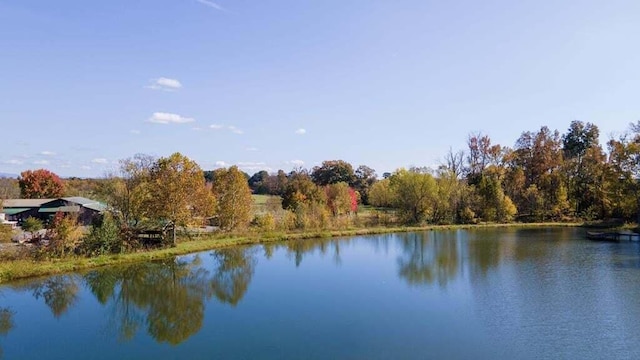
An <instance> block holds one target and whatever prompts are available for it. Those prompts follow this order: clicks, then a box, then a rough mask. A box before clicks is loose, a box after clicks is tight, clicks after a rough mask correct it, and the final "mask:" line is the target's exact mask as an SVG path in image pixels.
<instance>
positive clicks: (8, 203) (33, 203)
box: [2, 199, 55, 208]
mask: <svg viewBox="0 0 640 360" xmlns="http://www.w3.org/2000/svg"><path fill="white" fill-rule="evenodd" d="M53 200H55V199H7V200H2V206H3V207H5V208H37V207H40V206H41V205H42V204H44V203H48V202H50V201H53Z"/></svg>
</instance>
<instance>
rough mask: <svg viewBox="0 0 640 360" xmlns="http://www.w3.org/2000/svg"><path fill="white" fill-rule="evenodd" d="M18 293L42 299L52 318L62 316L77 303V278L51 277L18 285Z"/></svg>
mask: <svg viewBox="0 0 640 360" xmlns="http://www.w3.org/2000/svg"><path fill="white" fill-rule="evenodd" d="M12 287H13V288H14V289H15V290H18V291H30V292H31V293H32V294H33V297H34V298H36V299H43V300H44V303H45V304H46V305H47V306H48V307H49V309H50V310H51V313H52V314H53V316H54V317H55V318H56V319H57V318H60V317H61V316H62V315H64V314H65V313H66V312H67V311H69V309H71V308H72V307H73V305H74V304H75V303H76V302H77V301H78V290H79V286H78V278H77V277H76V276H75V275H57V276H51V277H49V278H47V279H45V280H39V281H31V282H27V283H18V284H16V285H13V286H12Z"/></svg>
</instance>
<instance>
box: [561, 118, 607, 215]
mask: <svg viewBox="0 0 640 360" xmlns="http://www.w3.org/2000/svg"><path fill="white" fill-rule="evenodd" d="M599 134H600V131H599V129H598V127H597V126H596V125H593V124H591V123H586V124H585V123H583V122H582V121H578V120H576V121H573V122H571V125H570V126H569V129H568V130H567V133H566V134H565V135H564V136H563V137H562V146H563V151H564V156H565V164H564V168H565V173H566V177H567V187H568V188H569V195H570V197H571V199H572V202H573V204H574V205H573V208H574V209H575V211H576V212H577V213H578V214H579V215H580V216H583V217H585V218H592V217H594V216H596V217H600V218H602V217H605V216H606V215H607V214H608V213H609V212H610V210H611V208H610V202H609V198H608V196H607V190H606V185H607V184H606V181H605V177H606V174H607V171H608V170H607V165H606V155H605V154H604V152H603V151H602V147H601V146H600V144H599V140H598V137H599Z"/></svg>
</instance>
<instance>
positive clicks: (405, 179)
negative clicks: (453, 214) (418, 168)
mask: <svg viewBox="0 0 640 360" xmlns="http://www.w3.org/2000/svg"><path fill="white" fill-rule="evenodd" d="M389 179H390V181H391V183H390V188H391V190H392V192H393V193H394V199H395V204H394V205H395V207H396V208H397V209H398V210H399V211H400V215H401V216H402V217H403V218H404V220H405V221H406V222H407V223H414V224H418V223H420V222H422V221H423V220H425V219H427V218H429V217H430V216H432V215H433V205H434V203H435V199H436V196H437V195H436V194H437V186H436V181H435V179H434V178H433V176H431V174H424V173H418V172H415V171H407V170H404V169H400V170H398V171H396V172H395V173H394V174H393V175H392V176H391V177H390V178H389Z"/></svg>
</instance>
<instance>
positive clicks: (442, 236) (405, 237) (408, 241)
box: [398, 232, 460, 287]
mask: <svg viewBox="0 0 640 360" xmlns="http://www.w3.org/2000/svg"><path fill="white" fill-rule="evenodd" d="M398 237H399V240H400V246H401V247H402V255H401V256H400V257H399V258H398V268H399V269H398V274H399V276H400V277H401V278H403V279H404V280H405V281H406V282H407V283H408V284H409V285H431V284H433V283H434V282H437V283H438V285H440V286H441V287H444V286H446V285H447V283H448V282H449V281H450V280H453V279H455V278H456V277H457V276H458V273H459V268H460V253H459V249H458V242H457V241H456V238H455V233H453V232H447V233H443V232H425V233H405V234H400V235H398Z"/></svg>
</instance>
